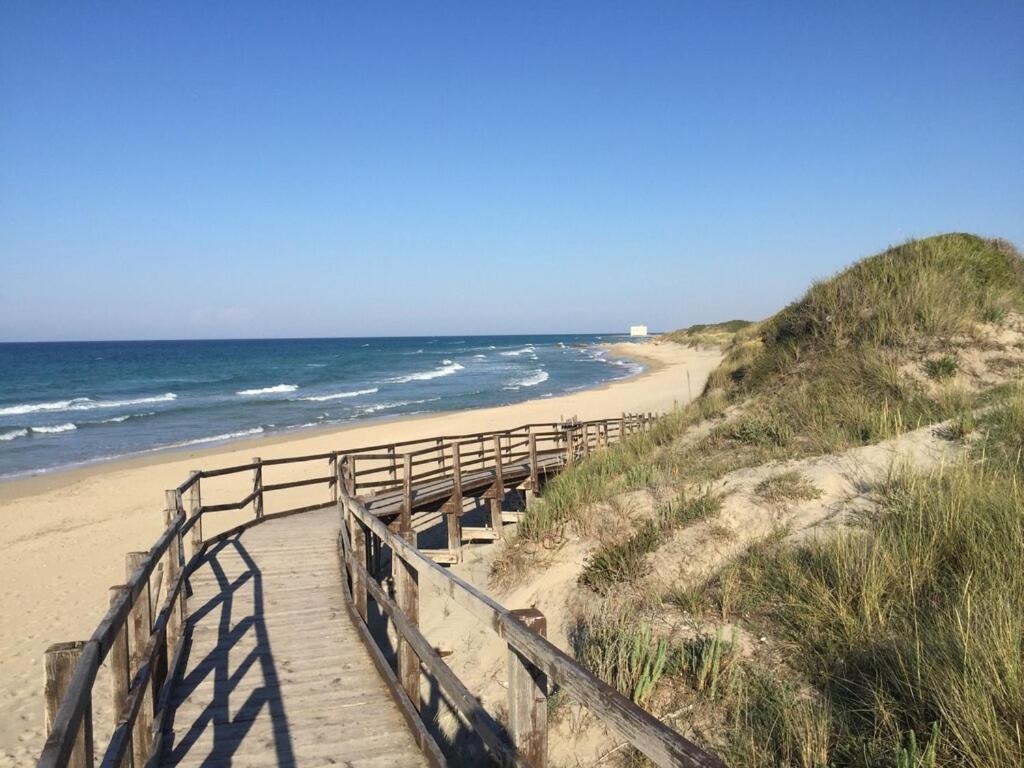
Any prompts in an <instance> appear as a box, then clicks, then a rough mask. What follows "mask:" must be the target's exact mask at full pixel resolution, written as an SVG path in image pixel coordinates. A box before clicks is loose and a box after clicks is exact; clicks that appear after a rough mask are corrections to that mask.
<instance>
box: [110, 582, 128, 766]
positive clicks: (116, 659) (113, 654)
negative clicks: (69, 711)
mask: <svg viewBox="0 0 1024 768" xmlns="http://www.w3.org/2000/svg"><path fill="white" fill-rule="evenodd" d="M124 589H125V588H124V585H123V584H121V585H119V586H116V587H111V588H110V604H111V605H113V604H114V603H116V602H117V600H118V598H119V597H121V594H122V593H123V592H124ZM130 674H131V673H130V672H129V667H128V630H127V626H126V625H125V623H124V622H121V626H120V628H119V629H118V630H117V634H116V635H115V636H114V643H113V645H111V646H110V704H111V710H112V712H111V715H112V718H111V719H112V720H113V721H114V722H113V727H114V728H116V727H117V724H118V723H119V722H120V720H121V713H122V712H123V711H124V706H125V702H126V701H127V699H128V685H129V683H131V678H130V677H129V675H130ZM128 739H129V741H128V744H129V746H128V752H127V754H126V755H125V758H124V760H123V761H122V763H121V764H122V765H130V764H131V736H130V735H129V737H128Z"/></svg>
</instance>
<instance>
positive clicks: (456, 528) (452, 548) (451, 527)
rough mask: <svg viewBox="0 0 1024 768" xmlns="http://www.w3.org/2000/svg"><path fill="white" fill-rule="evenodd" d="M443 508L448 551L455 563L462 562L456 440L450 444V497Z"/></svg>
mask: <svg viewBox="0 0 1024 768" xmlns="http://www.w3.org/2000/svg"><path fill="white" fill-rule="evenodd" d="M445 507H446V509H445V513H446V514H445V518H446V521H447V527H448V551H449V552H451V554H452V557H454V558H455V562H456V563H457V562H459V561H461V560H462V453H461V450H460V449H459V442H458V441H457V440H456V441H455V442H453V443H452V497H451V498H450V499H449V500H448V503H447V504H446V505H445Z"/></svg>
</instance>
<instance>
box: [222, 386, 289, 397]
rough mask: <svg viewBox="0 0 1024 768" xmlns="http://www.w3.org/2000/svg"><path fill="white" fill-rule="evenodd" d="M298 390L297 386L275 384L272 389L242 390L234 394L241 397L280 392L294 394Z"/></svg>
mask: <svg viewBox="0 0 1024 768" xmlns="http://www.w3.org/2000/svg"><path fill="white" fill-rule="evenodd" d="M298 388H299V385H298V384H277V385H276V386H273V387H262V388H260V389H242V390H239V391H238V392H235V394H236V395H242V396H243V397H249V396H251V395H276V394H280V393H282V392H294V391H295V390H296V389H298Z"/></svg>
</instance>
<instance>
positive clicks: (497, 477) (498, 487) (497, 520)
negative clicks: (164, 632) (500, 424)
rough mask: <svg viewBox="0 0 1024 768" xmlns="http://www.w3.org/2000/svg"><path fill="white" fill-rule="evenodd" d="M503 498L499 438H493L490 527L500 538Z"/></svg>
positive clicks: (503, 480)
mask: <svg viewBox="0 0 1024 768" xmlns="http://www.w3.org/2000/svg"><path fill="white" fill-rule="evenodd" d="M504 498H505V476H504V473H503V471H502V466H501V436H500V435H495V436H494V494H493V495H492V497H491V502H490V503H491V527H492V528H493V529H494V532H495V533H496V534H497V535H498V537H499V538H500V537H501V526H502V523H501V502H502V501H503V500H504Z"/></svg>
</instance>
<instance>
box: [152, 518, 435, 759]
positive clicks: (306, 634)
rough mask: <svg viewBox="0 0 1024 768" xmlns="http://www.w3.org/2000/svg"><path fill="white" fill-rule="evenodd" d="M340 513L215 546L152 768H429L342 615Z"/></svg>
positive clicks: (196, 595) (193, 601)
mask: <svg viewBox="0 0 1024 768" xmlns="http://www.w3.org/2000/svg"><path fill="white" fill-rule="evenodd" d="M338 533H339V515H338V511H337V509H325V510H320V511H315V512H309V513H307V514H305V515H298V516H294V517H288V518H283V519H280V520H268V521H267V522H265V523H263V524H262V525H258V526H254V527H252V528H248V529H246V530H244V531H242V532H240V533H237V534H234V535H232V536H230V537H228V538H226V539H224V540H221V541H218V542H217V543H216V544H214V545H212V546H211V547H210V548H209V549H208V551H207V552H206V554H205V555H204V557H203V558H202V560H201V562H200V563H199V565H198V567H197V568H196V570H195V571H194V573H193V574H192V576H191V579H190V583H191V586H192V594H191V595H190V596H189V597H188V616H189V618H188V624H187V628H186V635H185V642H186V643H187V646H186V655H185V659H184V663H183V664H182V666H181V669H180V671H179V673H178V675H177V676H176V678H175V679H174V681H173V683H172V687H171V694H170V706H169V708H168V714H167V720H166V723H165V731H164V739H163V742H164V749H163V754H162V755H161V756H160V765H166V766H199V765H202V766H220V765H225V766H226V765H245V766H261V765H268V766H269V765H275V766H304V765H328V764H332V765H345V766H353V768H358V767H361V766H365V767H366V768H377V767H378V766H380V767H381V768H383V766H419V765H427V763H426V760H425V758H424V756H423V754H422V753H421V752H420V750H419V748H418V747H417V745H416V743H415V741H414V740H413V738H412V735H411V733H410V732H409V730H408V728H407V726H406V723H405V721H404V719H403V718H402V715H401V714H400V712H399V710H398V707H397V705H396V704H395V703H394V702H393V700H392V698H391V697H390V695H389V693H388V690H387V687H386V686H385V683H384V681H383V680H382V679H381V677H380V675H379V674H378V673H377V670H376V668H375V667H374V665H373V661H372V660H371V658H370V655H369V652H368V650H367V649H366V647H365V646H364V644H363V643H362V642H361V640H360V638H359V634H358V633H357V630H356V627H355V626H354V624H353V622H352V619H351V618H350V615H349V613H348V611H347V610H346V609H345V605H344V600H345V598H344V590H343V585H342V581H341V571H340V568H339V563H338V550H337V542H338Z"/></svg>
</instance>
